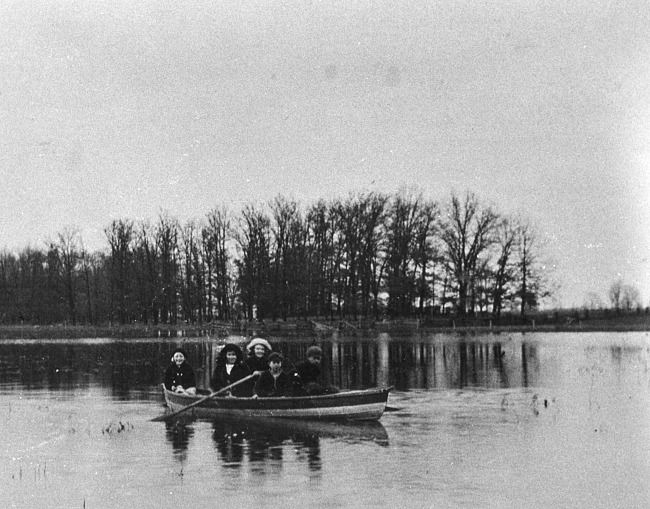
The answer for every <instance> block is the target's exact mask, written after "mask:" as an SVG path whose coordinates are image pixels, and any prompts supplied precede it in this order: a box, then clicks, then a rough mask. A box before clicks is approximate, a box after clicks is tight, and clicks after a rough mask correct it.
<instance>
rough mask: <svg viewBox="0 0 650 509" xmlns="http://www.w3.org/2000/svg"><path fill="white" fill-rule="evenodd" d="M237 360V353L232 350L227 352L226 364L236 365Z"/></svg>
mask: <svg viewBox="0 0 650 509" xmlns="http://www.w3.org/2000/svg"><path fill="white" fill-rule="evenodd" d="M236 360H237V354H236V353H235V352H233V351H232V350H231V351H229V352H226V362H227V363H228V364H234V363H235V361H236Z"/></svg>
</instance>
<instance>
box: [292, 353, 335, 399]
mask: <svg viewBox="0 0 650 509" xmlns="http://www.w3.org/2000/svg"><path fill="white" fill-rule="evenodd" d="M324 378H325V377H324V376H323V371H322V370H321V368H320V366H319V365H318V364H312V363H311V362H309V361H303V362H299V363H298V364H297V365H296V370H295V372H294V377H293V385H294V395H295V396H306V395H310V396H316V395H319V394H334V393H336V392H339V388H338V387H335V386H333V385H329V384H328V383H327V382H326V381H325V379H324Z"/></svg>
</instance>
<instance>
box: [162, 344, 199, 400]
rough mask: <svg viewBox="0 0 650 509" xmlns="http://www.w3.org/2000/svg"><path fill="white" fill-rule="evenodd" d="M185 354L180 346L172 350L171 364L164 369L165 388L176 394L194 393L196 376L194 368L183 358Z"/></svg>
mask: <svg viewBox="0 0 650 509" xmlns="http://www.w3.org/2000/svg"><path fill="white" fill-rule="evenodd" d="M186 358H187V354H186V353H185V350H183V349H182V348H176V349H175V350H174V351H173V352H172V360H171V364H170V365H169V366H168V367H167V370H166V371H165V381H164V383H165V388H166V389H167V390H169V391H174V392H176V393H178V394H189V395H191V396H193V395H195V394H196V377H195V375H194V370H193V369H192V366H190V365H189V364H188V363H187V362H185V359H186Z"/></svg>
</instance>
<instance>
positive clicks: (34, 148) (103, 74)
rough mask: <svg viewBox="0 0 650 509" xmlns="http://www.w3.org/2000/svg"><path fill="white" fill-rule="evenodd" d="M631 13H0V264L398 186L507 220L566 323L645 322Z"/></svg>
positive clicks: (381, 5)
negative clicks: (585, 307)
mask: <svg viewBox="0 0 650 509" xmlns="http://www.w3.org/2000/svg"><path fill="white" fill-rule="evenodd" d="M649 13H650V8H649V4H648V2H647V1H645V0H630V1H624V2H623V1H621V2H618V1H599V0H588V1H582V0H574V1H571V2H567V1H559V0H557V1H556V0H549V1H529V0H526V1H524V0H518V1H498V0H495V1H486V2H476V1H464V2H461V1H458V2H456V1H453V0H442V1H438V2H427V1H425V0H411V1H409V0H399V1H388V0H379V1H358V0H357V1H340V2H337V1H332V0H328V1H322V2H320V1H314V0H287V1H270V0H269V1H262V0H258V1H254V0H243V1H237V2H235V1H232V0H224V1H217V0H210V1H205V2H201V1H193V0H189V1H184V2H173V1H144V2H132V1H130V0H129V1H128V2H127V1H115V0H111V1H110V2H109V1H106V2H104V1H92V0H91V1H76V2H75V1H65V2H63V1H52V0H47V1H24V2H11V1H4V2H2V3H0V118H1V122H0V147H1V149H0V168H1V170H0V171H1V172H2V186H1V187H0V249H3V248H6V249H22V248H24V247H26V246H28V245H30V246H34V247H44V245H45V244H44V243H45V242H46V241H47V240H48V239H52V238H56V235H57V234H58V233H59V232H61V231H62V230H63V229H64V228H78V229H79V230H80V231H81V233H82V237H83V239H84V242H85V244H86V246H87V247H90V248H104V247H105V246H106V242H105V237H104V236H103V233H102V231H103V229H104V227H106V226H107V225H108V224H109V223H110V222H111V221H112V220H113V219H134V220H139V219H151V220H154V221H155V220H156V218H157V217H158V215H159V214H160V212H161V211H168V212H169V213H171V214H172V215H174V216H176V217H178V218H179V219H180V220H181V221H185V220H187V219H190V218H200V217H202V216H204V215H205V214H206V213H207V212H208V211H209V210H210V209H212V208H213V207H215V206H220V205H222V204H223V205H226V206H228V207H229V208H230V209H231V210H233V211H234V212H238V211H239V210H241V208H242V206H243V205H244V204H246V203H249V202H253V203H266V202H268V200H270V199H272V198H273V197H275V196H277V195H278V194H284V195H286V196H288V197H293V198H295V199H296V200H298V201H299V202H301V203H303V204H310V203H313V202H314V201H316V199H318V198H331V197H347V196H348V194H349V193H350V192H354V191H370V190H376V191H383V192H388V193H395V192H397V190H398V189H399V188H400V187H403V186H417V188H418V189H421V190H422V191H423V193H424V194H425V195H426V196H428V197H431V198H434V199H438V200H440V201H445V200H447V199H448V197H449V196H450V194H451V193H452V192H456V193H458V194H464V193H465V191H467V190H469V191H473V192H475V193H476V194H477V195H478V196H479V198H480V199H481V200H482V201H483V202H484V203H486V204H487V203H491V204H494V205H495V207H496V208H497V209H498V210H500V211H502V212H504V213H517V214H523V215H525V216H527V217H528V218H530V219H531V221H533V222H534V223H535V224H536V225H537V227H538V230H539V232H540V234H541V237H542V239H543V240H544V245H545V258H546V260H548V261H549V263H551V264H555V266H556V269H555V275H556V278H557V279H559V280H560V282H561V284H562V290H561V294H559V295H558V297H559V304H562V305H564V306H570V305H581V304H582V303H583V302H584V299H585V295H586V294H587V293H588V292H590V291H593V292H596V293H597V294H599V295H600V296H601V298H602V299H603V301H606V300H607V289H608V287H609V285H610V284H611V282H612V281H614V280H615V279H617V278H618V277H621V278H622V279H623V280H624V281H625V282H627V283H630V284H635V285H637V286H638V287H639V289H640V290H641V291H642V294H643V299H644V304H646V305H647V304H648V303H649V302H650V259H649V256H650V254H649V253H650V28H649V27H650V14H649Z"/></svg>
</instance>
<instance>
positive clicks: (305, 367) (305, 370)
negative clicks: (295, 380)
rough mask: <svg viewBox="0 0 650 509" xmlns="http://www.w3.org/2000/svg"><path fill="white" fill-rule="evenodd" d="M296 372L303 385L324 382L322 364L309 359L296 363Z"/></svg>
mask: <svg viewBox="0 0 650 509" xmlns="http://www.w3.org/2000/svg"><path fill="white" fill-rule="evenodd" d="M296 373H297V374H298V376H299V377H300V381H301V382H302V384H303V385H308V384H313V383H318V384H323V383H324V382H323V373H322V371H321V369H320V366H319V365H317V364H312V363H311V362H309V361H302V362H299V363H298V364H296Z"/></svg>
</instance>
